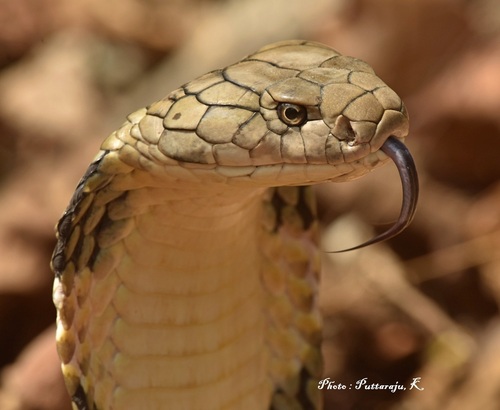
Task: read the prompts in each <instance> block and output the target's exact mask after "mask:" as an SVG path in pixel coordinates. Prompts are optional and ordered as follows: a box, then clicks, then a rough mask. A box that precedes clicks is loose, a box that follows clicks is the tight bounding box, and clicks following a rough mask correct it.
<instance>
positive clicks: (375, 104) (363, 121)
mask: <svg viewBox="0 0 500 410" xmlns="http://www.w3.org/2000/svg"><path fill="white" fill-rule="evenodd" d="M407 134H408V116H407V113H406V109H405V107H404V105H403V103H402V101H401V99H400V98H399V97H398V96H397V94H396V93H395V92H394V91H392V90H391V89H390V88H389V87H388V86H387V85H386V84H385V83H384V82H382V81H381V80H380V79H379V78H378V77H377V76H376V75H375V74H374V71H373V70H372V68H371V67H370V66H369V65H368V64H366V63H364V62H363V61H360V60H358V59H355V58H351V57H346V56H343V55H341V54H339V53H338V52H336V51H335V50H333V49H331V48H329V47H327V46H324V45H322V44H318V43H313V42H308V41H286V42H279V43H274V44H271V45H269V46H266V47H264V48H262V49H260V50H259V51H257V52H255V53H254V54H251V55H250V56H248V57H246V58H244V59H243V60H241V61H239V62H237V63H235V64H233V65H230V66H228V67H226V68H224V69H220V70H215V71H212V72H209V73H208V74H205V75H203V76H201V77H199V78H197V79H195V80H193V81H191V82H189V83H187V84H185V85H183V86H182V87H180V88H179V89H177V90H175V91H173V92H172V93H170V95H168V96H167V97H166V98H164V99H162V100H160V101H157V102H155V103H153V104H151V105H150V106H148V107H146V108H143V109H140V110H138V111H136V112H134V113H133V114H130V115H129V116H128V117H127V120H126V122H125V123H124V124H123V125H122V126H121V128H119V129H118V130H117V131H115V132H113V133H112V134H111V135H110V136H109V137H108V138H107V139H106V140H105V141H104V142H103V144H102V146H101V149H100V152H99V153H98V155H97V156H96V157H95V159H94V160H93V162H92V163H91V164H90V166H89V168H88V170H87V172H86V173H85V175H84V176H83V178H82V179H81V181H80V182H79V184H78V186H77V188H76V190H75V193H74V195H73V197H72V199H71V201H70V203H69V205H68V208H67V209H66V211H65V213H64V214H63V216H62V218H61V220H60V221H59V223H58V226H57V237H58V243H57V246H56V249H55V251H54V255H53V259H52V268H53V270H54V272H55V283H54V293H53V299H54V304H55V306H56V308H57V335H56V338H57V348H58V353H59V356H60V359H61V362H62V370H63V374H64V379H65V382H66V385H67V389H68V391H69V393H70V395H71V398H72V402H73V408H74V409H78V410H84V409H85V410H110V409H115V410H122V409H127V410H132V409H141V410H156V409H169V410H172V409H173V410H198V409H203V410H210V409H213V410H222V409H238V410H245V409H249V410H250V409H251V410H264V409H274V410H279V409H290V410H298V409H320V408H321V407H322V404H321V401H322V400H321V395H320V390H319V389H318V381H319V380H320V378H321V376H322V360H321V353H320V343H321V318H320V313H319V308H318V286H319V270H320V252H319V250H318V249H319V248H318V246H317V237H318V235H317V230H318V222H317V216H316V215H317V214H316V208H315V201H314V196H313V192H312V188H311V185H313V184H317V183H320V182H327V181H335V182H337V181H350V180H352V179H354V178H357V177H360V176H362V175H364V174H366V173H367V172H369V171H370V170H372V169H373V168H375V167H377V166H379V165H381V164H383V163H384V162H386V161H387V160H389V159H392V160H393V161H394V163H395V164H396V165H397V168H398V171H399V174H400V176H401V178H402V186H403V201H402V207H401V212H400V216H399V218H398V220H397V221H396V222H395V223H394V225H393V226H392V227H391V228H390V229H389V230H388V231H386V232H385V233H382V234H380V235H379V236H377V237H375V238H374V239H372V240H369V241H368V242H366V243H364V244H362V245H360V246H365V245H367V244H369V243H374V242H377V241H380V240H382V239H387V238H389V237H392V236H394V235H396V234H397V233H399V232H401V231H402V230H403V229H404V228H405V227H406V226H407V225H408V224H409V223H410V221H411V219H412V217H413V214H414V212H415V207H416V201H417V194H418V181H417V173H416V170H415V166H414V163H413V160H412V158H411V155H410V153H409V151H408V150H407V149H406V147H405V145H404V144H403V142H402V141H403V139H404V138H405V136H407ZM360 246H358V247H360Z"/></svg>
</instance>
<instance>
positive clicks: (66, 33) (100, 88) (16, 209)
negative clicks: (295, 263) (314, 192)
mask: <svg viewBox="0 0 500 410" xmlns="http://www.w3.org/2000/svg"><path fill="white" fill-rule="evenodd" d="M0 22H1V24H0V70H1V71H0V227H1V229H0V254H1V258H0V370H1V373H0V408H1V409H6V410H21V409H22V410H35V409H36V410H49V409H50V410H57V409H61V410H63V409H69V408H70V406H69V402H68V400H67V399H66V396H65V392H64V390H63V384H62V380H61V377H60V373H59V367H58V363H57V357H56V353H55V348H54V326H53V323H54V317H55V312H54V308H53V306H52V302H51V287H52V273H51V272H50V269H49V265H48V262H49V259H50V255H51V251H52V248H53V246H54V243H55V239H54V230H53V227H54V224H55V222H56V221H57V219H58V218H59V216H60V215H61V213H62V211H63V209H64V208H65V206H66V204H67V202H68V200H69V197H70V196H71V193H72V191H73V189H74V187H75V185H76V183H77V181H78V179H79V177H80V176H81V175H82V174H83V172H84V170H85V168H86V165H87V164H88V162H89V161H90V160H91V158H92V157H93V155H94V153H95V152H96V150H97V148H98V145H99V142H100V141H101V140H102V139H103V137H105V136H106V135H107V134H108V133H109V132H110V131H112V130H113V129H114V128H116V127H117V126H118V125H119V124H120V123H121V121H122V118H124V116H125V115H126V114H127V113H128V112H130V111H132V110H134V109H135V108H138V107H141V106H143V105H146V104H147V103H149V102H151V101H154V100H155V99H158V98H161V97H163V95H165V94H166V93H168V92H169V91H170V90H172V89H174V88H175V87H177V86H178V85H179V84H181V83H183V82H185V81H188V80H190V79H191V78H193V77H194V76H196V75H199V74H202V73H203V72H206V71H208V70H210V69H214V68H217V67H220V66H223V65H225V64H227V63H230V62H232V61H235V60H237V59H239V58H240V57H241V56H243V55H245V54H247V53H249V52H252V51H254V50H255V49H257V48H259V47H260V46H262V45H264V44H266V43H269V42H272V41H277V40H282V39H287V38H307V39H311V40H316V41H320V42H323V43H326V44H329V45H331V46H332V47H334V48H336V49H338V50H339V51H341V52H343V53H344V54H349V55H354V56H357V57H359V58H362V59H364V60H366V61H367V62H369V63H370V64H371V65H372V66H373V67H374V68H375V70H376V71H377V73H378V74H379V75H380V77H382V78H383V79H384V80H385V81H386V82H387V83H388V84H390V85H391V86H392V88H394V89H395V90H396V91H397V92H398V93H399V94H400V95H401V96H402V97H403V99H404V101H405V102H406V104H407V107H408V110H409V112H410V116H411V135H410V137H409V139H408V146H409V148H410V149H411V151H412V152H413V153H414V156H415V160H416V162H417V166H418V168H419V174H420V179H421V200H420V204H419V209H418V214H417V217H416V218H415V221H414V223H413V224H412V225H411V227H410V228H409V229H408V231H406V232H405V233H404V234H402V235H401V236H400V237H398V238H397V239H394V240H391V241H389V242H387V243H383V244H378V245H375V246H373V247H370V248H366V249H363V250H360V251H356V252H351V253H347V254H341V255H339V254H328V253H325V255H324V259H325V264H324V266H325V269H324V275H323V287H322V290H321V300H322V305H323V309H324V315H325V332H324V338H325V345H324V353H325V358H326V368H325V372H326V374H325V377H330V379H331V380H332V381H335V383H337V384H339V383H340V384H344V385H346V386H347V389H346V390H342V391H340V390H328V391H325V392H326V406H325V408H326V409H340V410H348V409H402V410H413V409H416V410H420V409H425V410H434V409H436V410H438V409H439V410H443V409H444V410H455V409H461V410H476V409H481V410H488V409H498V408H500V398H499V397H500V394H499V393H500V359H499V357H500V319H499V304H500V178H499V177H500V114H499V113H500V9H499V8H498V5H497V4H496V1H495V0H476V1H474V2H466V1H459V0H407V1H405V2H401V1H399V0H350V1H348V0H345V1H341V0H318V1H314V2H304V1H300V0H286V1H285V0H273V1H268V0H233V1H230V0H219V1H215V0H186V1H181V0H169V1H161V0H150V1H147V2H146V1H140V0H121V1H118V0H107V1H99V0H18V1H15V2H13V1H8V0H0ZM399 195H400V187H399V179H398V177H397V173H396V171H395V169H394V167H391V166H387V167H384V168H383V169H379V170H377V171H376V172H373V173H372V174H370V175H369V176H367V177H366V178H363V179H361V180H359V181H355V182H352V183H348V184H328V185H325V186H321V187H318V196H319V199H320V211H321V217H322V222H323V227H324V243H323V247H324V249H325V250H328V249H339V248H343V247H346V246H348V245H351V244H355V243H359V242H361V241H362V240H363V239H366V238H367V237H369V236H370V235H371V234H372V233H373V232H372V229H373V228H372V227H373V226H375V227H376V229H378V227H377V226H380V224H384V223H387V222H390V221H392V220H394V218H395V217H396V215H397V213H398V211H399V204H400V197H399ZM418 377H420V381H419V383H418V386H419V387H420V388H424V390H418V389H416V388H414V389H411V390H410V385H411V382H412V381H413V379H414V378H418ZM364 378H366V379H367V385H371V384H373V383H375V384H376V383H378V384H379V385H402V386H405V387H407V389H406V390H396V391H395V392H394V393H391V392H390V391H387V390H373V389H372V390H367V389H365V388H362V389H359V390H358V389H355V388H354V386H355V385H356V381H358V380H362V379H364ZM350 385H352V386H353V387H352V388H351V389H349V388H348V387H349V386H350Z"/></svg>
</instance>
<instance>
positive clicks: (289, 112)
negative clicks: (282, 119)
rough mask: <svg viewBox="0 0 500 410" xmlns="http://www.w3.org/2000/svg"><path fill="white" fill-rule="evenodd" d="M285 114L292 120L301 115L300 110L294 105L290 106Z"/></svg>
mask: <svg viewBox="0 0 500 410" xmlns="http://www.w3.org/2000/svg"><path fill="white" fill-rule="evenodd" d="M285 116H286V117H287V118H288V119H290V120H296V119H297V118H298V116H299V110H297V109H296V108H293V107H288V108H287V109H286V110H285Z"/></svg>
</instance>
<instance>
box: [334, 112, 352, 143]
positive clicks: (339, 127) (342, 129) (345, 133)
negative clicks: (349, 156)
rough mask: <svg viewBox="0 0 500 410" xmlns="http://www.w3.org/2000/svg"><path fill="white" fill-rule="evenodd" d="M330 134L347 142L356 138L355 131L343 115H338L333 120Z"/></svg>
mask: <svg viewBox="0 0 500 410" xmlns="http://www.w3.org/2000/svg"><path fill="white" fill-rule="evenodd" d="M332 134H333V135H334V136H335V137H337V139H339V140H341V141H347V143H348V144H352V143H354V142H355V140H356V132H355V131H354V129H353V128H352V125H351V121H350V120H349V118H347V117H345V116H344V115H339V116H338V117H337V119H336V120H335V125H334V126H333V129H332Z"/></svg>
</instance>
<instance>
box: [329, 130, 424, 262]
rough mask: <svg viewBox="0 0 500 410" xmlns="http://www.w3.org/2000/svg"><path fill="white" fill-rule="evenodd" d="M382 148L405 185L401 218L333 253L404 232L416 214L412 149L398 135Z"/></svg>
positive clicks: (416, 194)
mask: <svg viewBox="0 0 500 410" xmlns="http://www.w3.org/2000/svg"><path fill="white" fill-rule="evenodd" d="M381 150H382V152H384V154H386V155H387V156H388V157H389V158H390V159H392V160H393V161H394V163H395V164H396V167H397V168H398V172H399V176H400V178H401V186H402V187H403V203H402V204H401V211H400V213H399V218H398V220H397V221H396V222H395V223H394V225H392V226H391V227H390V228H389V229H388V230H386V231H384V232H382V233H381V234H379V235H377V236H375V237H374V238H372V239H370V240H368V241H366V242H363V243H362V244H360V245H356V246H354V247H352V248H348V249H342V250H340V251H333V252H331V253H340V252H347V251H353V250H355V249H360V248H364V247H365V246H368V245H372V244H374V243H377V242H381V241H385V240H387V239H390V238H392V237H394V236H396V235H398V234H400V233H401V232H403V231H404V230H405V229H406V227H407V226H408V225H409V224H410V222H411V221H412V219H413V216H414V215H415V210H416V209H417V202H418V174H417V168H416V167H415V162H413V158H412V156H411V154H410V151H409V150H408V148H406V145H405V144H403V143H402V142H401V141H400V140H398V139H397V138H396V137H389V138H388V139H387V140H386V141H385V142H384V144H383V145H382V148H381Z"/></svg>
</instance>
